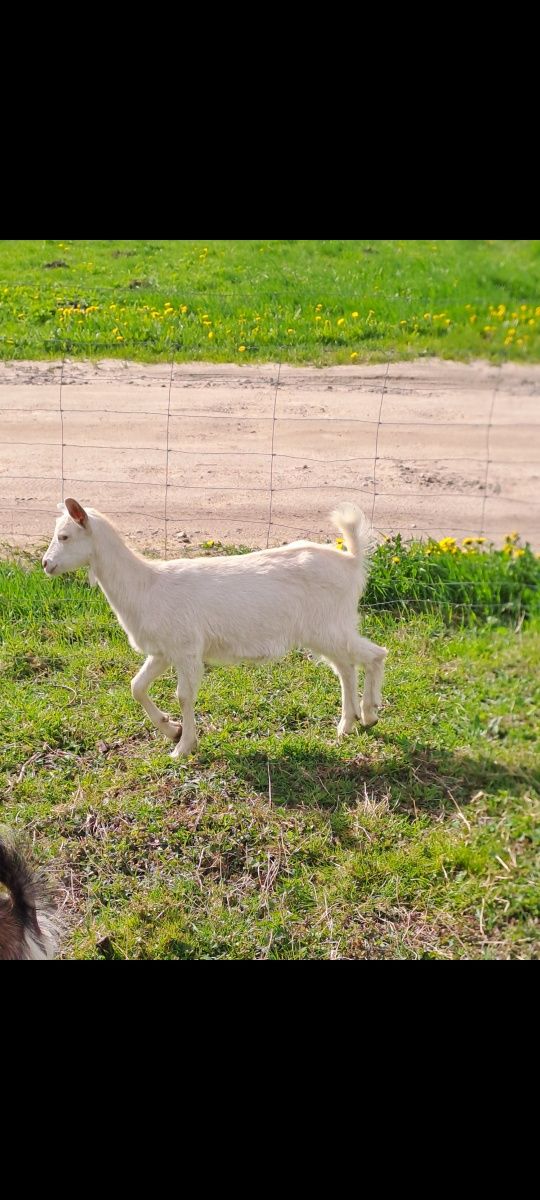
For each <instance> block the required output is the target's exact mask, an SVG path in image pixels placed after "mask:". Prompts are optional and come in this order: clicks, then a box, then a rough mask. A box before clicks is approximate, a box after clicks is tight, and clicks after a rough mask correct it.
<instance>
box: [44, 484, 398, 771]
mask: <svg viewBox="0 0 540 1200" xmlns="http://www.w3.org/2000/svg"><path fill="white" fill-rule="evenodd" d="M58 507H59V508H61V509H62V510H63V511H62V516H60V517H59V518H58V520H57V522H56V527H55V531H54V536H53V539H52V541H51V544H50V546H49V548H48V550H47V551H46V553H45V555H44V556H43V560H42V561H43V567H44V569H45V571H46V573H47V575H61V574H62V573H63V572H65V571H73V570H75V569H76V568H77V567H82V566H85V565H88V566H89V567H90V582H91V583H95V582H97V583H98V584H99V586H100V588H101V590H102V591H103V592H104V593H105V596H106V597H107V600H108V601H109V604H110V606H111V608H112V610H113V612H114V613H116V616H117V618H118V620H119V622H120V624H121V626H122V628H123V629H124V630H125V631H126V633H127V635H128V639H129V642H130V645H131V646H133V649H134V650H137V651H138V652H139V653H140V654H146V655H148V657H147V659H146V662H145V663H144V665H143V666H142V667H141V670H140V671H139V672H138V674H137V675H136V676H135V678H134V679H133V680H132V683H131V692H132V695H133V698H134V699H135V700H139V701H140V703H141V704H142V706H143V708H144V710H145V712H147V713H148V716H149V717H150V720H151V721H152V722H153V723H154V725H155V727H156V729H158V730H159V731H160V732H161V733H163V734H164V735H165V737H168V738H170V740H171V741H173V742H176V743H177V744H176V746H175V748H174V750H173V752H172V754H173V757H174V758H176V757H178V756H179V755H182V754H189V753H190V752H191V751H192V750H193V749H194V747H195V745H196V741H197V735H196V731H195V713H194V703H195V699H196V696H197V692H198V689H199V686H200V682H201V679H202V675H203V670H204V663H240V662H244V661H245V660H246V659H248V660H252V661H255V662H261V661H263V660H265V659H274V658H281V657H282V656H283V655H284V654H287V652H288V651H289V650H292V649H294V648H295V647H300V646H303V647H306V648H307V649H309V650H312V651H314V652H315V654H317V655H320V656H321V657H322V658H324V659H326V661H327V662H328V663H329V665H330V666H331V667H332V669H333V670H334V671H335V673H336V675H338V676H339V679H340V682H341V695H342V711H341V720H340V722H339V725H338V735H339V736H340V737H341V736H342V735H343V734H344V733H349V732H350V730H351V729H352V727H353V725H354V722H355V720H356V719H357V718H359V719H360V720H361V722H362V724H363V725H374V724H375V722H376V721H377V719H378V708H379V705H380V704H381V686H382V679H383V672H384V660H385V658H386V655H387V650H385V649H384V648H383V647H382V646H377V645H375V643H374V642H370V641H368V640H367V638H363V637H360V635H359V633H358V628H357V622H358V600H359V597H360V595H361V593H362V591H363V590H364V587H365V583H366V577H367V558H368V550H369V544H370V529H369V526H368V524H367V521H366V519H365V517H364V515H363V513H362V512H361V511H360V509H358V508H356V507H355V506H354V505H352V504H343V505H341V507H340V508H338V509H337V511H336V512H335V513H333V514H332V519H333V521H334V524H335V525H336V526H337V528H338V530H339V531H340V533H341V534H342V535H343V538H344V541H345V545H346V547H347V550H348V553H347V554H345V553H343V551H342V550H337V549H335V548H334V547H333V546H320V545H318V544H317V543H316V542H291V543H290V544H289V545H286V546H279V547H278V548H276V549H270V550H257V551H255V552H254V553H252V554H245V555H234V556H231V557H226V558H191V559H174V560H172V561H170V562H163V561H152V560H150V559H146V558H143V557H142V556H141V555H140V554H137V553H136V551H134V550H131V549H130V548H129V547H128V546H126V544H125V542H124V541H123V539H122V537H121V536H120V534H119V533H118V531H117V530H116V529H115V528H114V526H113V525H112V523H111V522H110V521H109V520H108V519H107V517H104V516H103V514H102V513H99V512H96V510H95V509H93V508H89V509H87V510H86V511H85V509H84V508H82V507H81V505H80V504H79V503H78V502H77V501H76V500H71V499H70V500H66V502H65V505H61V504H60V505H59V506H58ZM360 663H361V664H362V665H363V666H364V667H365V685H364V694H363V697H362V703H361V706H360V700H359V697H358V690H357V677H356V676H357V671H356V668H357V665H358V664H360ZM170 665H172V666H174V667H175V669H176V671H177V674H178V688H177V692H176V695H177V697H178V700H179V703H180V706H181V709H182V725H179V724H178V723H176V722H175V721H171V719H170V717H169V716H167V715H166V714H165V713H162V712H161V711H160V710H159V708H157V707H156V705H155V704H153V703H152V701H151V700H150V699H149V697H148V688H149V687H150V684H151V683H152V682H153V680H154V679H157V678H158V676H159V675H162V674H163V673H164V672H165V671H166V670H167V668H168V667H169V666H170Z"/></svg>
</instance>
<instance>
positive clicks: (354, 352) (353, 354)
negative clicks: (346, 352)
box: [351, 350, 358, 361]
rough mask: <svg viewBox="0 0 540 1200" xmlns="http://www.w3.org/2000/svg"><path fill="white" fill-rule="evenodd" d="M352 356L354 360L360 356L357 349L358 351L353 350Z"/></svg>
mask: <svg viewBox="0 0 540 1200" xmlns="http://www.w3.org/2000/svg"><path fill="white" fill-rule="evenodd" d="M351 358H352V359H353V361H354V359H355V358H358V353H357V351H356V350H353V352H352V354H351Z"/></svg>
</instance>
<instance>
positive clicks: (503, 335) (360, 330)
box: [0, 240, 540, 364]
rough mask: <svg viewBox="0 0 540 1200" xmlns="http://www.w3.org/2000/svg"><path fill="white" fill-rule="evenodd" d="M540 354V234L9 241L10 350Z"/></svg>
mask: <svg viewBox="0 0 540 1200" xmlns="http://www.w3.org/2000/svg"><path fill="white" fill-rule="evenodd" d="M64 352H65V353H67V354H69V355H71V356H81V357H82V356H101V357H110V356H115V355H117V356H122V357H128V358H136V359H143V360H148V361H151V360H159V359H167V358H170V357H171V356H172V354H173V353H174V355H175V358H176V359H177V360H178V361H184V360H185V361H189V360H196V359H202V360H210V361H218V362H221V361H228V362H239V361H251V362H257V361H268V360H274V359H278V358H283V360H284V361H288V362H298V363H310V362H311V363H316V364H330V363H349V364H350V363H351V362H352V363H354V362H361V361H376V360H380V359H384V358H385V357H386V356H387V355H389V354H391V355H393V356H394V357H396V358H400V359H407V358H415V357H417V356H419V355H426V354H427V355H438V356H439V357H442V358H459V359H470V358H485V359H491V360H493V361H497V362H499V361H503V360H504V359H514V360H516V361H527V360H529V361H538V360H539V359H540V241H372V242H367V241H206V242H203V241H191V242H188V241H155V242H143V241H132V242H112V241H102V242H100V241H69V240H48V241H3V242H0V357H2V358H8V359H9V358H47V357H57V356H58V355H59V354H62V353H64Z"/></svg>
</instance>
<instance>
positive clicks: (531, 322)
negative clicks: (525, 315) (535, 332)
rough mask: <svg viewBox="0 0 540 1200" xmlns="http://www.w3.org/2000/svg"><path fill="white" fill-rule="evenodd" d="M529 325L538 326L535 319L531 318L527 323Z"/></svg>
mask: <svg viewBox="0 0 540 1200" xmlns="http://www.w3.org/2000/svg"><path fill="white" fill-rule="evenodd" d="M527 324H528V325H536V321H535V319H534V317H531V318H530V320H529V321H527Z"/></svg>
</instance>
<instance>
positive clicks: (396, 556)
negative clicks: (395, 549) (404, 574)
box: [392, 554, 399, 563]
mask: <svg viewBox="0 0 540 1200" xmlns="http://www.w3.org/2000/svg"><path fill="white" fill-rule="evenodd" d="M392 562H393V563H398V562H399V557H398V555H397V554H394V556H393V558H392Z"/></svg>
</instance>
